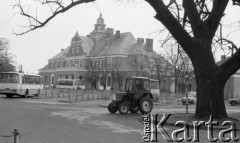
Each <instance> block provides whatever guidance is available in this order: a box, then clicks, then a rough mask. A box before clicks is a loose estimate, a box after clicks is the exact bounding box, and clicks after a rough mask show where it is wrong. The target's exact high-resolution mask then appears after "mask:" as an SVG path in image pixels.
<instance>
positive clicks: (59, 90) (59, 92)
mask: <svg viewBox="0 0 240 143" xmlns="http://www.w3.org/2000/svg"><path fill="white" fill-rule="evenodd" d="M59 95H60V88H58V98H59Z"/></svg>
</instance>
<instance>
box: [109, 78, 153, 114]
mask: <svg viewBox="0 0 240 143" xmlns="http://www.w3.org/2000/svg"><path fill="white" fill-rule="evenodd" d="M150 91H151V90H150V79H149V78H147V77H130V78H127V79H126V81H125V89H124V92H119V93H116V94H115V95H112V102H111V103H110V104H109V105H108V111H109V112H110V113H116V112H117V111H118V112H119V113H120V114H127V113H128V112H129V111H130V112H131V113H137V112H138V111H139V110H140V112H141V113H142V114H148V113H150V112H151V111H152V109H153V102H152V101H153V95H152V94H151V92H150Z"/></svg>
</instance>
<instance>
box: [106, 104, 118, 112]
mask: <svg viewBox="0 0 240 143" xmlns="http://www.w3.org/2000/svg"><path fill="white" fill-rule="evenodd" d="M117 110H118V108H117V107H114V106H113V103H110V104H108V111H109V112H110V113H116V112H117Z"/></svg>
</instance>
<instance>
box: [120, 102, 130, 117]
mask: <svg viewBox="0 0 240 143" xmlns="http://www.w3.org/2000/svg"><path fill="white" fill-rule="evenodd" d="M128 111H129V106H128V104H127V103H124V102H123V103H120V104H119V106H118V112H119V113H120V114H123V115H126V114H127V113H128Z"/></svg>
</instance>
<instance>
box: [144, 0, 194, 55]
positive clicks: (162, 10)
mask: <svg viewBox="0 0 240 143" xmlns="http://www.w3.org/2000/svg"><path fill="white" fill-rule="evenodd" d="M145 1H146V2H148V3H149V4H150V5H151V6H152V7H153V8H154V10H155V11H156V13H157V14H156V16H155V18H156V19H157V20H159V21H160V22H162V24H163V25H164V26H165V27H166V28H167V29H168V30H169V32H170V33H171V34H172V36H173V37H174V38H175V39H176V40H177V41H178V42H179V44H180V45H181V46H182V47H183V48H184V50H185V51H186V52H187V53H188V55H192V54H190V53H192V52H193V51H194V49H195V48H196V47H194V46H193V45H192V42H189V41H193V39H192V37H191V36H190V35H189V34H188V33H187V31H186V30H185V29H184V28H183V26H182V25H181V24H180V23H179V21H178V20H177V19H176V18H175V17H174V16H173V15H172V13H171V12H170V11H169V9H168V8H167V6H166V5H165V4H164V3H163V1H162V0H145ZM179 33H181V34H179ZM192 58H193V57H192Z"/></svg>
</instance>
